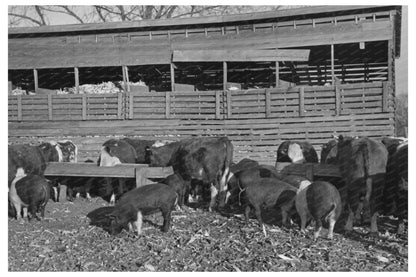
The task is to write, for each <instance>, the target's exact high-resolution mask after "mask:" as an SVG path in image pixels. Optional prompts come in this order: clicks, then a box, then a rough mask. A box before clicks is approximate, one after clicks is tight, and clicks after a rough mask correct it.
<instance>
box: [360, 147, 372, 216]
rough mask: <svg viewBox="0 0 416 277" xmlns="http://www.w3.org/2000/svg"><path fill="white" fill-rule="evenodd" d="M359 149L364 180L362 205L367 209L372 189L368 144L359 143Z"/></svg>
mask: <svg viewBox="0 0 416 277" xmlns="http://www.w3.org/2000/svg"><path fill="white" fill-rule="evenodd" d="M359 150H360V152H361V154H362V157H363V170H364V180H365V185H366V190H365V197H364V203H363V204H364V206H363V207H364V208H366V209H368V208H369V207H370V206H369V205H370V197H371V194H372V189H373V186H372V180H371V177H370V155H369V149H368V144H367V143H363V144H361V145H360V148H359Z"/></svg>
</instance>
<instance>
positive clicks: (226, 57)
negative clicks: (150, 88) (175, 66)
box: [173, 49, 310, 62]
mask: <svg viewBox="0 0 416 277" xmlns="http://www.w3.org/2000/svg"><path fill="white" fill-rule="evenodd" d="M309 52H310V50H288V49H284V50H283V49H279V50H174V51H173V61H174V62H223V61H227V62H261V61H308V60H309Z"/></svg>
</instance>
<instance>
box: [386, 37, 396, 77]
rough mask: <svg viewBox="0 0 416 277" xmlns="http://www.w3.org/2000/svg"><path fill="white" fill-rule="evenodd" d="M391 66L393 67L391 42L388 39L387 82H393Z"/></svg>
mask: <svg viewBox="0 0 416 277" xmlns="http://www.w3.org/2000/svg"><path fill="white" fill-rule="evenodd" d="M393 66H394V60H393V40H392V39H389V40H388V42H387V70H388V73H387V76H388V77H387V80H388V81H389V82H392V81H393Z"/></svg>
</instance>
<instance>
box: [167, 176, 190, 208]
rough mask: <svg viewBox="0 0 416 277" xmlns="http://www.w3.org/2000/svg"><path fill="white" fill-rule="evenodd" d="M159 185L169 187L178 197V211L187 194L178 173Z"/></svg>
mask: <svg viewBox="0 0 416 277" xmlns="http://www.w3.org/2000/svg"><path fill="white" fill-rule="evenodd" d="M161 183H163V184H166V185H168V186H169V187H171V188H173V189H174V190H175V192H176V194H177V195H178V207H179V209H181V208H182V206H183V204H184V202H185V200H186V197H185V195H186V194H187V191H188V188H187V187H186V186H185V182H184V180H183V179H182V177H181V175H179V174H178V173H174V174H171V175H169V176H168V177H166V178H165V179H164V180H163V181H161Z"/></svg>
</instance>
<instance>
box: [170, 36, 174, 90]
mask: <svg viewBox="0 0 416 277" xmlns="http://www.w3.org/2000/svg"><path fill="white" fill-rule="evenodd" d="M169 34H170V33H169ZM170 90H171V91H175V67H174V65H173V63H171V64H170Z"/></svg>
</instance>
